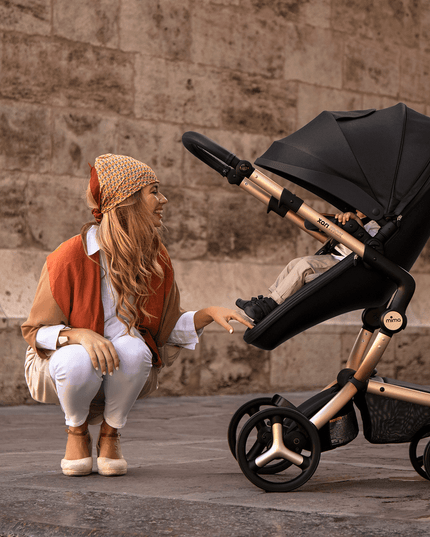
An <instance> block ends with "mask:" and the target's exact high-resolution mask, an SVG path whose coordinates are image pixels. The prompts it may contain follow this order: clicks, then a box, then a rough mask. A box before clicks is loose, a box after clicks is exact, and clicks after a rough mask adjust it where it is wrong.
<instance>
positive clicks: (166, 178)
mask: <svg viewBox="0 0 430 537" xmlns="http://www.w3.org/2000/svg"><path fill="white" fill-rule="evenodd" d="M183 132H184V131H183V129H182V128H181V127H179V126H174V125H169V124H167V123H164V122H158V121H157V122H153V121H142V120H140V121H139V120H128V119H124V118H120V119H119V120H118V123H117V128H116V133H115V137H116V147H115V151H116V152H117V153H119V154H120V155H129V156H131V157H133V158H136V159H138V160H141V161H142V162H145V163H146V164H148V166H150V167H151V168H153V170H154V171H155V173H156V175H157V177H158V179H159V180H160V183H161V190H163V187H164V186H165V185H175V186H179V185H182V184H183V185H184V186H188V184H189V181H188V177H187V175H186V174H182V173H181V167H182V150H184V146H183V145H182V134H183ZM194 160H196V159H194Z"/></svg>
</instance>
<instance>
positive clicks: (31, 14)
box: [0, 0, 51, 35]
mask: <svg viewBox="0 0 430 537" xmlns="http://www.w3.org/2000/svg"><path fill="white" fill-rule="evenodd" d="M0 28H2V29H4V30H8V31H11V30H12V31H13V30H15V31H17V32H23V33H28V34H40V35H49V34H50V31H51V0H8V1H6V2H1V4H0Z"/></svg>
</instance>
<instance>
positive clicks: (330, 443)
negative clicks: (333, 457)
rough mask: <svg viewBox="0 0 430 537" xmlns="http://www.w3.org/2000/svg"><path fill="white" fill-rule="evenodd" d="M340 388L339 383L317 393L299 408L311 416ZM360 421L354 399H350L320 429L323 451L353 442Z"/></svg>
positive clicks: (307, 415)
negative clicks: (358, 420)
mask: <svg viewBox="0 0 430 537" xmlns="http://www.w3.org/2000/svg"><path fill="white" fill-rule="evenodd" d="M339 390H340V386H339V385H338V384H336V385H334V386H332V387H331V388H328V389H326V390H324V391H322V392H320V393H317V394H316V395H314V396H313V397H311V398H310V399H308V400H307V401H305V402H304V403H302V404H301V405H300V406H299V407H298V410H299V411H300V412H301V413H302V414H304V415H305V416H306V417H308V418H310V417H311V416H313V415H314V414H315V413H316V412H318V410H320V409H321V408H323V406H324V405H326V404H327V403H328V402H329V401H330V400H331V399H332V398H333V397H334V396H335V395H336V394H337V393H338V392H339ZM358 431H359V428H358V422H357V416H356V413H355V409H354V405H353V403H352V401H349V402H348V403H347V404H346V405H345V406H344V407H343V408H342V409H341V410H340V411H339V412H338V413H337V414H336V415H335V416H333V418H332V419H331V420H330V421H329V422H328V423H326V424H325V425H324V426H323V427H322V428H321V429H320V430H319V431H318V434H319V437H320V442H321V451H330V450H331V449H335V448H337V447H340V446H345V445H346V444H349V442H352V440H354V438H356V437H357V435H358Z"/></svg>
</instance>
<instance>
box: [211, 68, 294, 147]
mask: <svg viewBox="0 0 430 537" xmlns="http://www.w3.org/2000/svg"><path fill="white" fill-rule="evenodd" d="M220 91H221V94H222V101H221V102H222V106H221V118H222V127H223V129H225V130H232V131H245V132H252V133H257V134H264V135H266V136H268V135H270V136H273V137H274V138H281V137H284V136H287V135H288V134H291V133H292V132H294V130H295V129H294V125H295V119H296V107H297V84H296V83H295V82H282V81H280V80H270V79H266V78H264V77H261V76H259V75H248V74H246V73H240V72H228V71H227V72H226V73H225V74H224V76H223V83H222V86H221V88H220Z"/></svg>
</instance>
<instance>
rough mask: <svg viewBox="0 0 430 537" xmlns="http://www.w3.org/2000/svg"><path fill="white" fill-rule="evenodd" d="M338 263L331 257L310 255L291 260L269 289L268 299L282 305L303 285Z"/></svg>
mask: <svg viewBox="0 0 430 537" xmlns="http://www.w3.org/2000/svg"><path fill="white" fill-rule="evenodd" d="M337 262H338V260H337V259H335V258H334V257H333V256H332V255H311V256H306V257H299V258H298V259H293V260H292V261H290V263H288V265H287V266H286V267H285V268H284V270H283V271H282V272H281V273H280V275H279V276H278V278H277V279H276V282H275V283H274V284H273V285H272V286H271V287H269V290H270V293H271V294H270V295H269V296H270V298H273V300H274V301H275V302H276V303H277V304H282V302H284V301H285V300H286V299H287V298H288V297H289V296H291V295H293V294H294V293H295V292H296V291H298V290H299V289H300V288H301V287H303V285H304V284H305V283H306V282H308V281H311V280H312V279H314V278H315V277H316V276H319V275H320V274H322V273H323V272H325V271H326V270H328V269H329V268H331V267H332V266H333V265H335V264H336V263H337Z"/></svg>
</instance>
